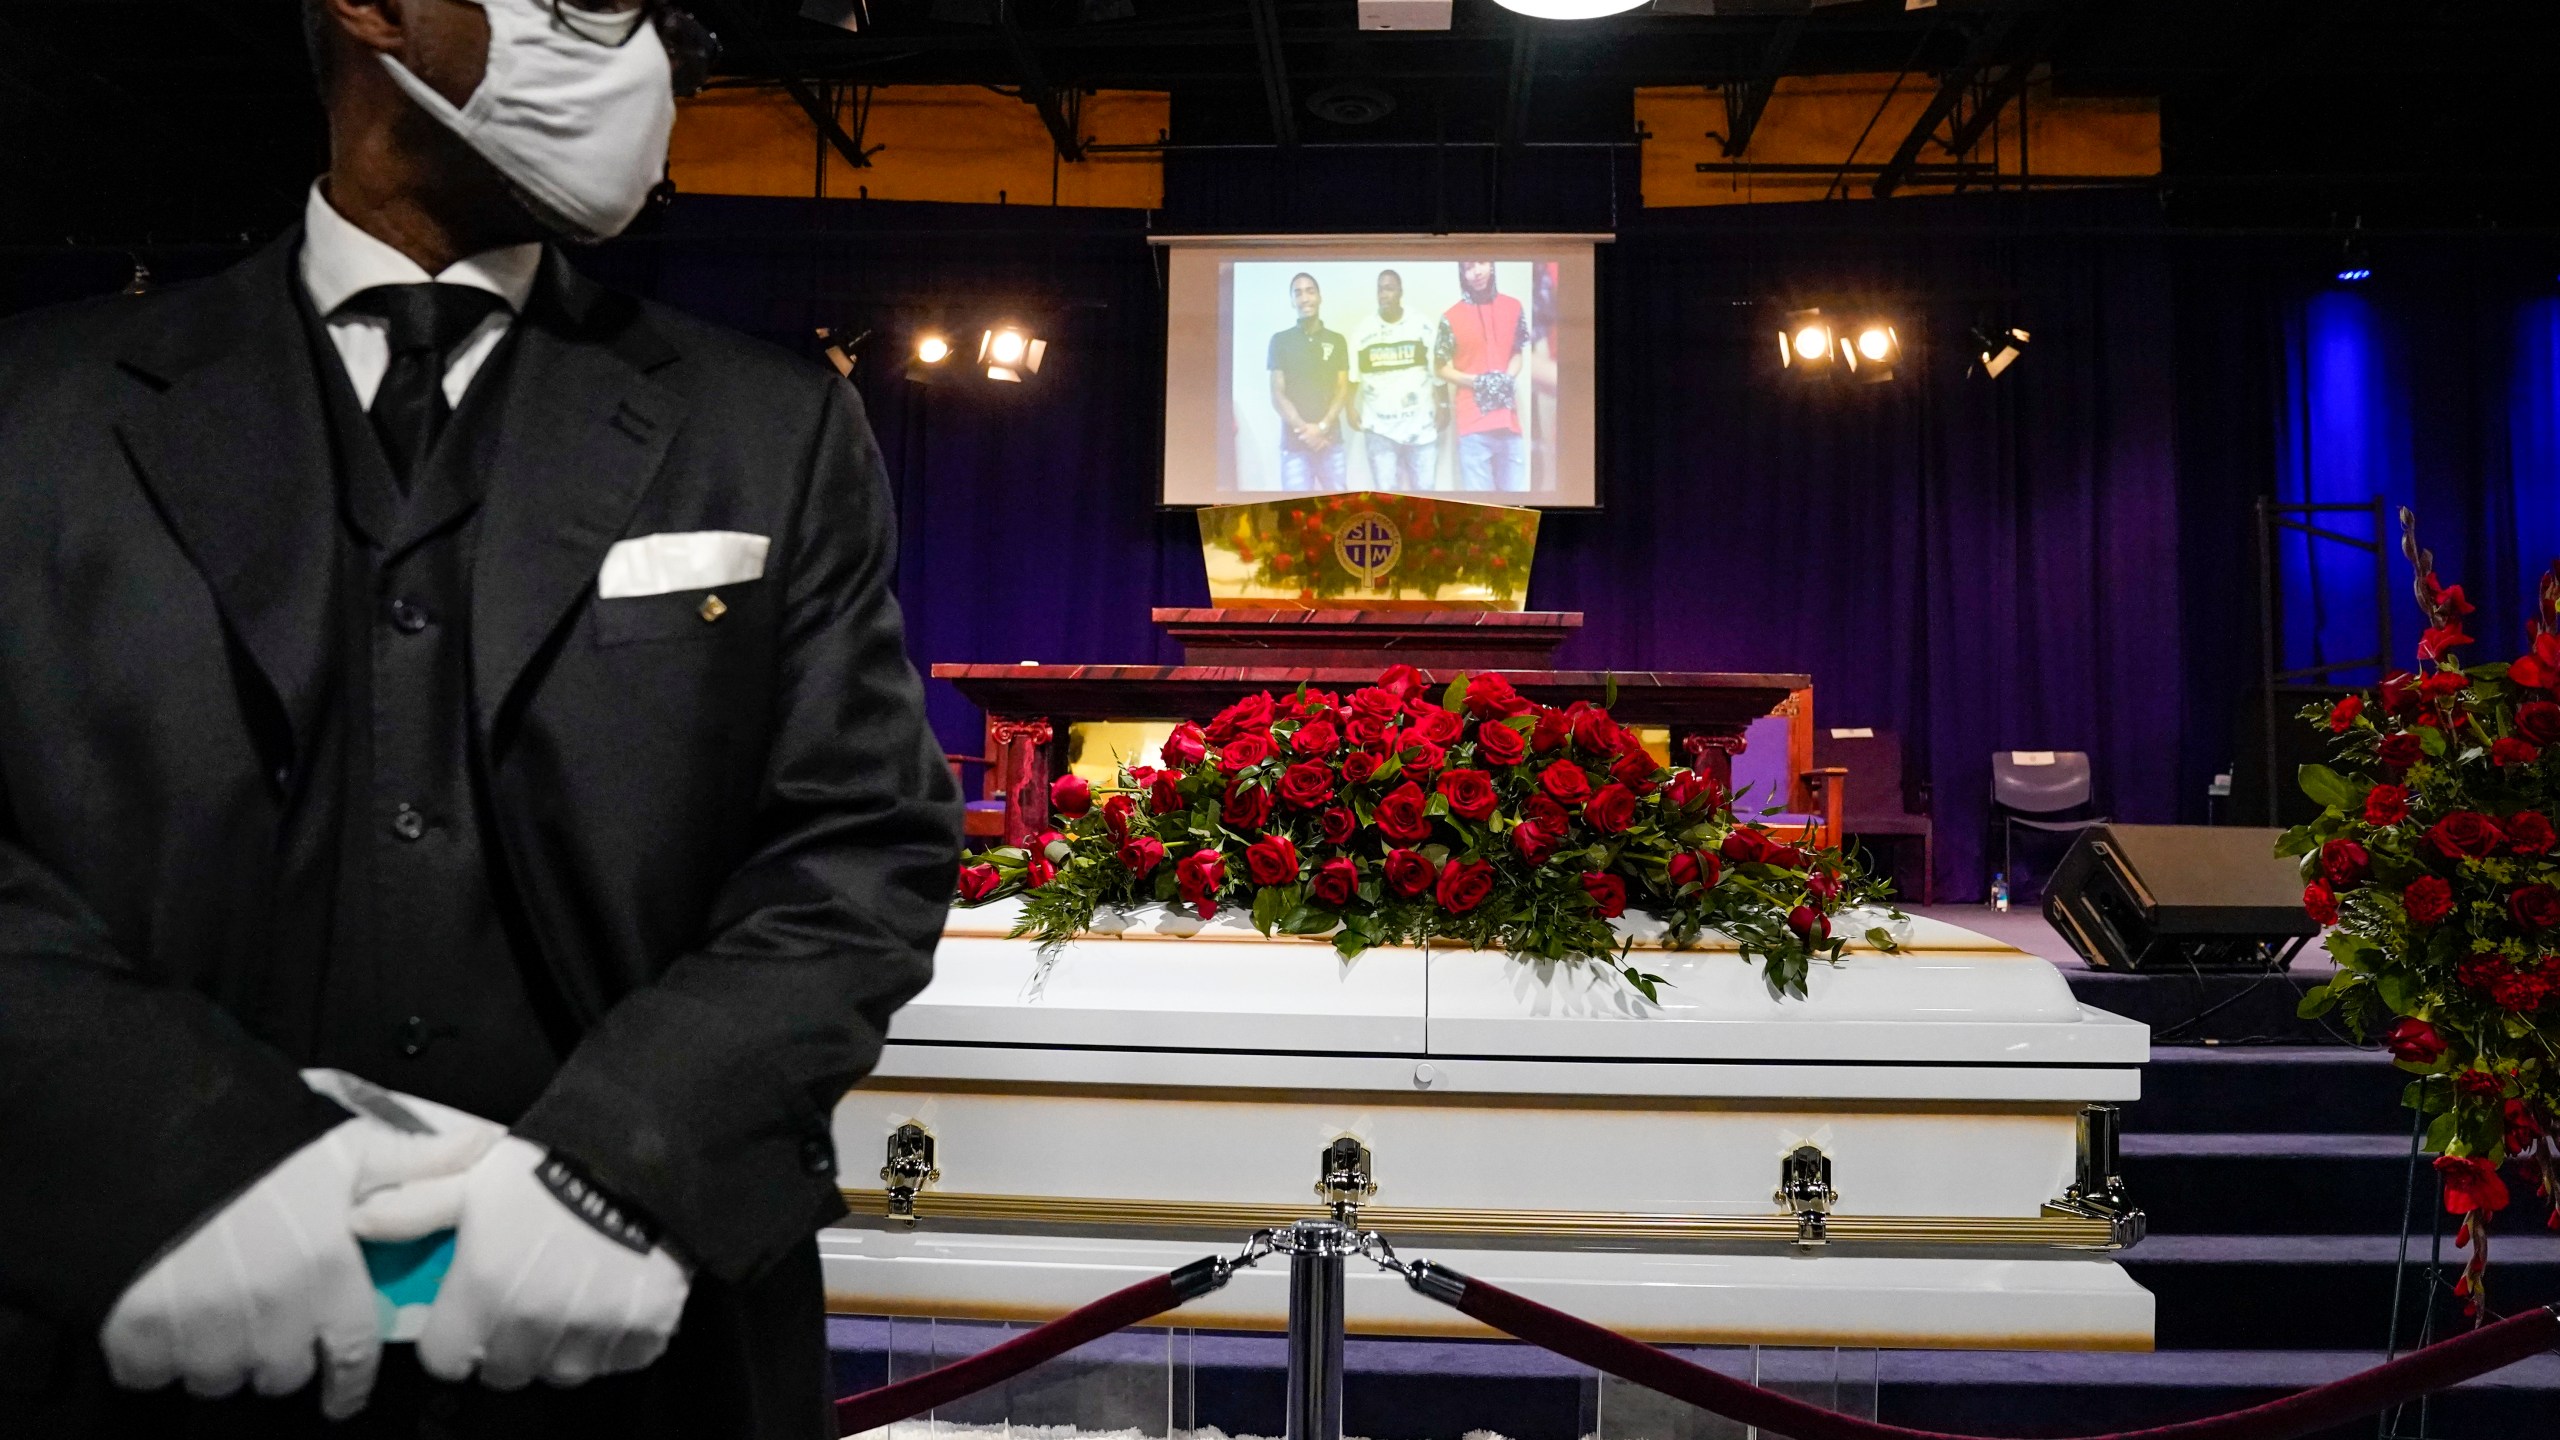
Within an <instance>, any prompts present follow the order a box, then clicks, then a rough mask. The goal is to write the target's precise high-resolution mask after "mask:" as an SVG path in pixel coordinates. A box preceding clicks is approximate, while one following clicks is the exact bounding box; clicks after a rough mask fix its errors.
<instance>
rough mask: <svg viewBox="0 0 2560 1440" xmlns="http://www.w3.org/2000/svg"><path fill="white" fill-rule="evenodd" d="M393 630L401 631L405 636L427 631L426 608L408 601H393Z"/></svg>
mask: <svg viewBox="0 0 2560 1440" xmlns="http://www.w3.org/2000/svg"><path fill="white" fill-rule="evenodd" d="M391 628H393V629H395V630H397V631H399V632H400V633H401V634H403V635H415V634H417V633H418V632H419V631H421V630H424V629H426V628H427V612H426V610H425V608H424V607H422V606H419V605H416V604H413V603H411V602H410V601H408V600H406V599H400V600H394V601H392V602H391Z"/></svg>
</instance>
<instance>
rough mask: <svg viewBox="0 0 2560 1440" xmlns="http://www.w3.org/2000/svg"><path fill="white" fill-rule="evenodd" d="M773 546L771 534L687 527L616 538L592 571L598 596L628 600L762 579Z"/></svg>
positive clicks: (605, 598) (603, 598) (601, 598)
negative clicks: (626, 538)
mask: <svg viewBox="0 0 2560 1440" xmlns="http://www.w3.org/2000/svg"><path fill="white" fill-rule="evenodd" d="M772 548H773V540H772V537H770V536H765V535H748V534H745V533H743V532H741V531H737V530H687V531H682V532H679V533H675V534H668V535H642V536H640V537H638V538H637V539H632V540H624V541H620V542H618V543H617V544H615V546H614V547H613V548H612V549H611V550H608V551H606V552H605V557H604V568H603V569H602V570H599V571H597V572H596V598H597V599H599V600H629V599H634V598H637V597H639V596H642V595H669V594H673V593H674V592H676V591H679V590H708V589H710V588H711V587H713V586H715V585H735V584H738V583H740V582H741V581H746V580H758V579H762V578H763V577H764V556H765V552H766V551H767V550H770V549H772Z"/></svg>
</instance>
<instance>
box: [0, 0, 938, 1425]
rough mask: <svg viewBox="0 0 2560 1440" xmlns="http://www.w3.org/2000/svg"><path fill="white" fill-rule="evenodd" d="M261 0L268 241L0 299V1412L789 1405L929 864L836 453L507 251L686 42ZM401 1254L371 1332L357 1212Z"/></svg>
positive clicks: (808, 422)
mask: <svg viewBox="0 0 2560 1440" xmlns="http://www.w3.org/2000/svg"><path fill="white" fill-rule="evenodd" d="M310 3H311V8H312V14H313V17H314V22H315V23H314V35H315V39H316V54H317V56H318V58H319V60H320V62H321V73H322V79H323V88H324V93H325V96H326V99H327V101H328V113H329V121H330V139H331V169H330V173H329V174H328V176H327V177H326V178H325V179H324V180H323V181H322V182H321V183H320V184H319V185H318V186H316V187H315V188H314V190H313V193H312V197H311V200H310V203H309V207H308V210H307V214H306V220H305V223H304V225H303V226H301V227H299V228H297V229H296V230H295V231H293V232H292V233H289V234H287V235H286V236H284V237H283V238H281V239H279V240H278V241H277V242H276V243H275V244H273V245H271V246H269V247H268V248H267V249H266V250H265V251H264V252H262V253H261V254H259V255H257V256H256V257H254V258H252V259H251V260H249V261H247V262H245V263H244V264H242V265H240V266H239V267H237V268H235V269H233V270H231V271H229V272H228V273H226V274H223V275H221V276H218V277H216V278H214V279H212V280H209V281H205V282H202V283H200V284H196V285H192V286H185V287H179V288H175V289H171V290H168V291H166V292H163V293H159V294H154V295H150V296H145V297H141V298H122V297H115V298H108V299H105V300H101V301H98V302H93V303H90V304H88V305H85V306H80V307H75V308H72V309H69V310H66V311H60V312H55V313H51V314H42V315H37V316H34V317H31V318H27V319H22V320H20V321H17V322H13V323H9V324H5V325H0V1177H5V1179H0V1432H5V1433H8V1434H12V1435H21V1434H23V1435H48V1436H49V1435H114V1436H127V1435H151V1436H154V1437H175V1436H186V1435H255V1436H262V1437H263V1436H280V1435H282V1436H289V1435H298V1434H304V1433H312V1434H328V1435H332V1436H355V1435H365V1436H371V1435H377V1434H379V1435H391V1434H399V1435H404V1436H423V1435H442V1434H456V1435H472V1436H514V1435H528V1436H530V1435H541V1436H546V1437H548V1436H558V1435H585V1434H611V1435H615V1436H627V1437H644V1436H678V1435H681V1436H685V1437H688V1440H708V1437H714V1436H759V1437H761V1436H778V1437H779V1436H789V1437H802V1436H817V1435H826V1434H832V1429H831V1427H830V1426H829V1423H828V1422H829V1415H828V1411H827V1409H826V1406H825V1403H824V1401H825V1396H826V1389H827V1386H828V1366H827V1357H826V1350H825V1341H824V1333H823V1323H822V1309H821V1307H822V1295H821V1287H820V1277H819V1269H818V1260H817V1255H816V1250H815V1246H814V1243H813V1241H812V1232H813V1231H814V1230H815V1229H816V1228H817V1227H819V1226H822V1225H824V1224H825V1223H827V1222H828V1221H829V1220H830V1219H832V1218H834V1217H836V1216H837V1215H839V1214H841V1213H842V1209H843V1206H842V1201H841V1198H840V1196H839V1193H838V1191H837V1189H836V1184H835V1171H836V1157H835V1154H834V1149H833V1146H832V1144H831V1142H830V1139H829V1128H828V1127H829V1117H830V1112H831V1110H832V1108H833V1106H834V1104H835V1102H836V1100H837V1099H838V1097H839V1096H840V1095H841V1094H842V1093H843V1092H844V1090H845V1089H846V1088H847V1087H848V1086H849V1085H851V1084H852V1083H853V1082H854V1081H855V1080H857V1079H859V1078H860V1077H861V1076H862V1075H863V1074H864V1073H865V1072H866V1071H867V1070H868V1069H869V1068H870V1067H871V1065H872V1064H873V1063H874V1062H875V1060H876V1058H877V1056H878V1054H879V1049H880V1045H881V1043H882V1038H883V1035H884V1032H885V1029H886V1026H887V1024H888V1019H889V1016H890V1014H891V1012H892V1011H894V1010H895V1009H896V1008H897V1007H898V1005H900V1004H901V1003H903V1002H904V1000H905V999H906V998H907V997H908V996H909V995H911V994H913V993H914V991H915V990H916V989H917V988H918V987H920V986H921V985H922V984H923V983H924V981H925V979H926V977H927V975H928V974H929V971H930V963H931V953H932V949H933V945H934V942H935V938H936V937H937V935H938V934H939V932H940V928H941V921H942V915H943V908H944V903H945V898H946V896H947V894H948V893H949V887H950V883H951V876H952V868H953V864H954V858H955V855H956V851H957V845H958V807H957V804H956V798H955V793H954V787H953V786H952V784H951V781H950V777H949V774H948V771H947V769H946V768H945V764H944V762H943V760H942V758H941V756H940V754H939V753H938V748H937V747H936V746H935V745H934V744H933V742H932V739H931V736H930V734H929V733H928V731H927V730H926V728H925V725H924V722H923V715H922V707H921V703H920V697H919V686H918V683H917V679H916V676H915V674H914V671H913V669H912V668H911V667H910V665H909V663H908V661H907V658H906V654H905V650H904V645H903V638H902V635H901V625H900V619H899V615H898V611H897V607H896V604H895V601H894V600H893V598H892V595H891V590H890V582H891V574H890V571H891V565H892V560H893V556H894V546H893V544H892V542H891V538H890V522H891V515H890V507H889V497H888V493H887V486H886V483H885V479H884V476H883V473H882V466H881V461H880V457H879V453H878V450H877V448H876V446H875V445H874V444H873V442H872V439H871V436H870V432H869V428H868V426H867V424H866V422H865V420H864V418H863V415H862V412H861V406H860V403H859V401H858V399H857V398H856V396H855V395H854V394H853V392H852V391H851V389H850V388H849V387H847V386H845V385H843V384H842V383H840V382H839V381H837V380H835V379H834V378H833V377H832V376H830V375H827V374H825V373H824V372H823V371H820V370H818V369H817V368H816V367H814V366H804V365H802V364H800V363H798V362H796V361H793V360H791V359H790V358H788V357H786V356H784V355H782V354H780V353H778V352H773V351H769V350H766V349H763V348H760V347H758V346H756V345H753V344H751V343H749V342H746V341H744V340H741V339H739V338H737V337H734V336H731V335H728V334H726V333H723V332H721V331H718V330H715V329H712V328H710V327H708V326H705V325H702V324H700V323H698V322H695V321H692V320H689V319H687V318H685V317H683V316H681V315H678V314H675V313H673V312H670V311H666V310H663V309H659V308H657V307H654V306H650V305H645V304H642V303H639V302H637V301H634V300H631V299H628V298H625V297H621V296H617V295H613V294H609V293H605V292H603V291H601V290H599V289H597V288H596V287H594V286H592V285H590V284H588V283H587V282H585V281H583V280H582V279H580V278H579V277H578V276H577V275H576V274H575V273H574V272H573V271H571V270H570V269H569V268H568V266H567V265H566V264H565V263H564V262H563V260H562V258H561V256H560V254H559V252H558V251H557V250H555V249H551V248H549V247H547V246H545V245H544V244H543V243H542V242H543V240H544V238H545V237H546V235H552V234H563V233H575V234H584V235H588V236H594V235H601V234H609V233H611V232H612V231H613V230H615V229H618V228H620V226H621V224H624V223H627V222H628V220H629V219H630V218H631V214H632V212H634V211H636V209H637V208H638V204H639V199H640V194H641V193H642V191H644V190H645V185H646V182H647V180H649V179H652V178H654V176H655V174H656V169H655V167H656V165H657V164H658V162H659V160H660V159H662V157H663V153H664V144H665V133H666V132H665V123H666V118H667V115H668V114H669V113H670V111H671V102H670V101H669V100H668V99H667V97H666V91H667V89H668V85H669V82H668V78H667V69H666V59H667V56H668V53H669V47H668V46H667V45H666V43H665V42H664V41H663V40H662V39H661V38H660V35H659V32H660V31H661V30H663V31H665V32H666V33H667V34H669V35H675V34H678V33H679V29H678V26H679V20H678V17H675V16H672V15H670V14H665V13H662V12H661V10H660V7H659V6H658V5H657V3H655V0H310ZM605 52H610V53H605ZM635 55H636V56H637V57H639V58H638V59H636V60H635V58H634V57H635ZM484 85H485V87H486V90H487V93H486V94H476V93H475V92H480V91H482V90H483V88H484ZM581 107H586V108H585V109H584V110H583V111H582V110H581ZM580 114H585V115H586V117H587V122H588V123H586V124H585V125H583V126H578V125H571V126H567V127H565V128H564V127H563V126H562V125H561V124H560V117H561V116H563V115H570V116H577V115H580ZM535 115H539V116H541V117H544V118H542V119H541V120H540V121H539V122H538V123H537V122H534V121H528V120H526V119H525V117H528V116H535ZM545 127H548V128H547V129H546V128H545ZM651 146H655V147H656V153H655V154H652V153H650V147H651ZM635 175H636V176H638V177H639V179H638V182H637V183H638V185H639V189H635V188H634V181H633V179H632V177H633V176H635ZM302 1067H312V1068H313V1070H314V1075H313V1079H312V1080H311V1082H310V1083H306V1080H305V1078H304V1077H303V1076H302V1075H301V1074H299V1073H298V1070H300V1069H301V1068H302ZM322 1069H326V1070H330V1071H334V1072H338V1073H337V1074H336V1075H335V1076H334V1077H324V1076H321V1075H319V1074H318V1073H317V1072H318V1071H319V1070H322ZM350 1076H355V1077H362V1081H369V1082H371V1083H372V1085H373V1086H378V1087H380V1088H381V1090H385V1091H390V1092H397V1094H396V1095H392V1096H385V1095H382V1094H380V1093H378V1092H376V1091H374V1090H371V1089H368V1088H367V1087H366V1086H365V1085H364V1084H363V1083H362V1081H357V1080H352V1079H349V1078H347V1077H350ZM320 1090H327V1091H328V1092H329V1094H331V1095H335V1096H338V1097H340V1099H351V1100H353V1101H354V1102H355V1108H356V1110H357V1111H358V1112H361V1113H360V1118H350V1110H349V1109H348V1108H346V1107H344V1106H342V1105H341V1104H340V1103H339V1102H338V1100H333V1099H330V1098H325V1097H324V1095H323V1094H321V1093H319V1091H320ZM399 1096H408V1097H415V1098H414V1099H412V1100H409V1101H408V1102H407V1103H406V1104H405V1105H404V1104H403V1103H402V1102H401V1100H400V1099H399ZM448 1106H449V1107H451V1108H450V1109H446V1108H442V1107H448ZM463 1112H467V1113H468V1115H476V1116H481V1117H486V1118H487V1120H489V1121H491V1122H494V1125H491V1126H479V1125H478V1123H477V1122H473V1121H470V1120H469V1119H468V1118H467V1116H465V1115H464V1113H463ZM422 1116H423V1117H424V1120H423V1123H421V1119H420V1117H422ZM498 1126H503V1127H504V1128H505V1133H504V1135H503V1136H501V1135H500V1134H499V1131H498V1130H497V1128H496V1127H498ZM418 1130H426V1131H434V1132H437V1134H431V1135H425V1136H423V1137H422V1136H421V1135H420V1134H416V1133H404V1131H418ZM438 1134H440V1135H441V1136H443V1137H444V1138H445V1139H450V1140H452V1141H454V1142H455V1143H454V1144H453V1145H451V1146H447V1147H446V1148H445V1149H444V1150H442V1151H440V1152H437V1153H436V1154H433V1155H428V1154H427V1153H426V1152H427V1151H435V1149H436V1143H441V1142H439V1141H438V1140H437V1135H438ZM430 1142H435V1143H430ZM421 1145H424V1146H425V1149H424V1150H420V1149H419V1148H418V1147H419V1146H421ZM404 1146H406V1147H410V1148H408V1149H403V1147H404ZM404 1223H405V1224H408V1225H409V1227H410V1228H409V1229H408V1230H406V1231H403V1230H401V1229H400V1227H401V1225H403V1224H404ZM440 1225H458V1230H457V1233H456V1237H455V1239H454V1242H453V1248H452V1251H451V1255H450V1265H451V1269H450V1271H449V1272H448V1273H447V1274H446V1275H445V1277H444V1281H443V1289H442V1291H441V1292H440V1293H439V1294H437V1295H436V1297H435V1303H434V1305H433V1306H432V1307H431V1308H430V1310H429V1312H428V1318H427V1319H426V1321H425V1325H426V1331H425V1334H424V1335H423V1336H422V1337H421V1338H420V1343H419V1346H418V1349H417V1351H416V1352H415V1354H414V1355H413V1354H412V1353H411V1352H410V1351H409V1349H408V1348H407V1347H406V1346H401V1345H393V1346H389V1347H382V1346H380V1345H378V1344H377V1343H376V1340H375V1331H374V1330H373V1329H371V1328H369V1327H368V1324H367V1322H368V1321H369V1320H373V1319H375V1318H377V1317H375V1316H374V1313H373V1309H372V1307H373V1305H374V1297H373V1295H372V1293H371V1286H370V1284H369V1283H368V1282H367V1281H366V1278H365V1274H364V1270H363V1268H362V1265H361V1263H360V1261H358V1260H357V1258H356V1257H357V1255H358V1252H357V1250H356V1248H355V1244H356V1242H355V1240H354V1238H353V1236H354V1234H355V1233H357V1232H359V1231H361V1232H362V1233H364V1234H366V1235H368V1236H373V1237H377V1238H379V1237H390V1238H400V1237H403V1236H407V1235H416V1234H423V1233H425V1232H428V1231H431V1230H433V1229H435V1228H436V1227H437V1226H440ZM431 1241H432V1237H430V1242H431ZM383 1308H384V1310H385V1311H386V1312H387V1311H388V1309H389V1307H388V1306H387V1305H385V1306H384V1307H383ZM670 1332H672V1339H670ZM377 1363H378V1364H379V1366H380V1375H379V1380H378V1381H376V1380H375V1379H374V1378H373V1372H374V1367H375V1365H376V1364H377ZM315 1376H316V1377H317V1379H316V1381H315V1378H314V1377H315ZM314 1388H317V1389H318V1390H320V1391H321V1392H322V1394H321V1395H320V1396H318V1397H315V1395H314V1394H313V1393H312V1392H313V1389H314ZM368 1398H369V1403H366V1402H367V1400H368ZM324 1402H325V1405H326V1408H327V1410H328V1411H329V1412H330V1414H332V1415H333V1416H342V1415H345V1414H346V1413H348V1412H350V1411H352V1412H354V1418H353V1419H351V1420H344V1421H342V1422H340V1423H331V1422H330V1421H327V1420H324V1419H323V1418H322V1412H323V1408H324Z"/></svg>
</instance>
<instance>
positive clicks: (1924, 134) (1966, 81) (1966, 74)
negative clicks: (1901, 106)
mask: <svg viewBox="0 0 2560 1440" xmlns="http://www.w3.org/2000/svg"><path fill="white" fill-rule="evenodd" d="M2017 28H2018V13H2017V12H2016V11H2014V10H2013V11H2009V12H2006V13H2004V14H2002V15H2000V16H1999V17H1998V18H1996V19H1994V20H1993V21H1992V22H1991V23H1990V24H1988V25H1986V26H1984V27H1983V28H1982V29H1981V30H1979V31H1977V32H1975V34H1974V37H1973V43H1972V44H1971V45H1968V46H1966V47H1965V52H1964V58H1962V59H1960V60H1958V61H1957V62H1956V63H1955V64H1954V65H1953V66H1952V67H1950V68H1949V69H1948V71H1947V73H1946V75H1945V76H1944V78H1942V79H1941V80H1940V81H1939V82H1938V93H1937V94H1935V95H1932V96H1930V97H1929V103H1928V105H1927V106H1926V107H1925V108H1923V109H1922V110H1921V112H1920V118H1919V119H1917V120H1914V121H1912V122H1911V130H1910V133H1908V134H1906V135H1904V136H1903V137H1902V144H1901V145H1899V146H1897V147H1896V148H1895V149H1894V152H1893V158H1892V159H1890V160H1888V161H1886V162H1885V165H1884V169H1882V170H1880V171H1878V172H1877V173H1876V179H1875V184H1874V185H1873V186H1872V187H1870V193H1871V194H1873V195H1874V196H1875V197H1876V198H1877V199H1879V200H1883V199H1886V198H1889V197H1890V196H1891V195H1892V194H1893V192H1894V191H1896V190H1899V189H1901V188H1902V182H1903V181H1904V180H1907V179H1909V178H1910V176H1911V167H1912V166H1914V165H1916V164H1918V163H1919V162H1920V147H1922V146H1923V145H1926V144H1928V143H1929V137H1930V136H1932V135H1935V134H1937V133H1938V126H1939V125H1940V124H1942V123H1944V122H1945V120H1946V118H1947V117H1948V116H1949V115H1951V114H1954V113H1955V108H1956V103H1957V102H1958V101H1960V100H1962V99H1963V98H1964V92H1965V91H1966V90H1967V89H1969V88H1971V87H1972V85H1973V82H1974V77H1975V76H1978V75H1980V74H1981V73H1982V69H1983V67H1984V66H1986V65H1988V64H1990V63H1991V61H1992V59H1993V57H1995V56H1997V55H1999V54H2000V52H2001V49H2002V47H2004V46H2006V45H2007V44H2008V43H2009V36H2010V34H2011V32H2013V31H2015V30H2016V29H2017Z"/></svg>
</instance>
